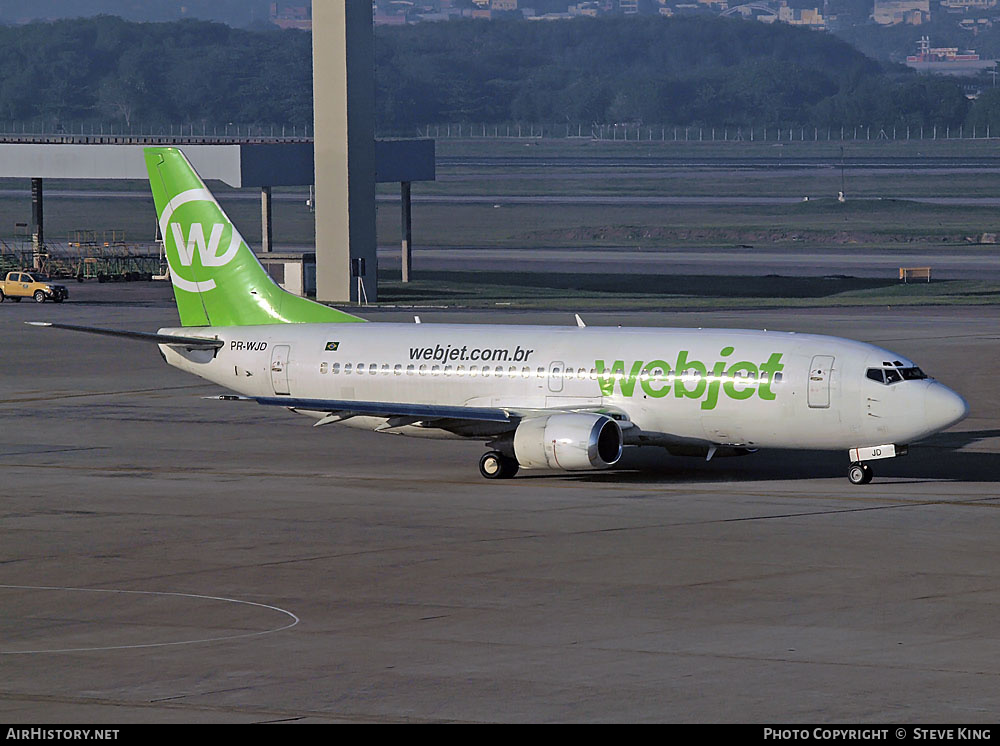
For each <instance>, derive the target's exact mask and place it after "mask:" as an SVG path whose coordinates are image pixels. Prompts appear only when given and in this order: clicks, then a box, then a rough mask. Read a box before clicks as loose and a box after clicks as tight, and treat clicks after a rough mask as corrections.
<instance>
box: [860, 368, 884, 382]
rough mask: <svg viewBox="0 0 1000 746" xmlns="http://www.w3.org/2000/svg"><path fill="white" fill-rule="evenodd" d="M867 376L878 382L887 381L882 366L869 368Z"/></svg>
mask: <svg viewBox="0 0 1000 746" xmlns="http://www.w3.org/2000/svg"><path fill="white" fill-rule="evenodd" d="M865 377H866V378H870V379H871V380H873V381H875V382H876V383H885V375H883V373H882V369H881V368H869V369H868V371H867V372H866V373H865Z"/></svg>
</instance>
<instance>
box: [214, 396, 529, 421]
mask: <svg viewBox="0 0 1000 746" xmlns="http://www.w3.org/2000/svg"><path fill="white" fill-rule="evenodd" d="M219 398H221V399H232V398H234V397H225V396H224V397H219ZM239 398H242V397H239ZM250 398H251V399H252V401H256V402H257V403H258V404H263V405H265V406H274V407H287V408H289V409H304V410H308V411H311V412H328V413H330V414H331V415H336V416H337V417H336V419H331V420H330V421H331V422H333V421H339V420H345V419H347V418H348V417H358V416H363V417H389V418H405V419H408V420H411V422H429V421H433V420H471V421H475V422H498V423H513V422H515V421H516V420H517V419H519V418H518V417H517V416H516V415H514V414H512V413H511V412H510V410H506V409H501V408H493V407H456V406H447V405H442V404H409V403H403V402H374V401H353V400H346V399H344V400H341V399H298V398H294V397H289V396H259V397H250ZM320 421H321V422H322V420H320Z"/></svg>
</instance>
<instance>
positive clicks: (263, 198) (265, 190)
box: [260, 186, 274, 253]
mask: <svg viewBox="0 0 1000 746" xmlns="http://www.w3.org/2000/svg"><path fill="white" fill-rule="evenodd" d="M271 215H272V213H271V187H269V186H265V187H261V188H260V243H261V246H260V250H261V252H263V253H268V252H271V251H273V250H274V249H273V247H272V246H271V239H272V236H273V233H272V230H271Z"/></svg>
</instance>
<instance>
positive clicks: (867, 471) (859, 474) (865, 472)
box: [847, 461, 875, 484]
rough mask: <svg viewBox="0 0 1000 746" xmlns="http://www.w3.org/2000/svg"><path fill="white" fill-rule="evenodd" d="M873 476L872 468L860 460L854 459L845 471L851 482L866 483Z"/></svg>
mask: <svg viewBox="0 0 1000 746" xmlns="http://www.w3.org/2000/svg"><path fill="white" fill-rule="evenodd" d="M874 476H875V472H874V471H872V468H871V467H870V466H869V465H868V464H865V463H862V462H861V461H855V462H854V463H853V464H851V468H850V469H849V470H848V471H847V478H848V479H849V480H850V481H851V484H868V483H869V482H870V481H872V477H874Z"/></svg>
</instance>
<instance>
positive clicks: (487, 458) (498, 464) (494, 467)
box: [479, 451, 518, 479]
mask: <svg viewBox="0 0 1000 746" xmlns="http://www.w3.org/2000/svg"><path fill="white" fill-rule="evenodd" d="M517 469H518V463H517V461H515V460H514V459H512V458H508V457H507V456H504V455H503V454H502V453H499V452H498V451H487V452H486V453H484V454H483V457H482V458H481V459H479V473H480V474H482V475H483V476H484V477H486V479H510V478H511V477H512V476H514V475H515V474H517Z"/></svg>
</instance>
